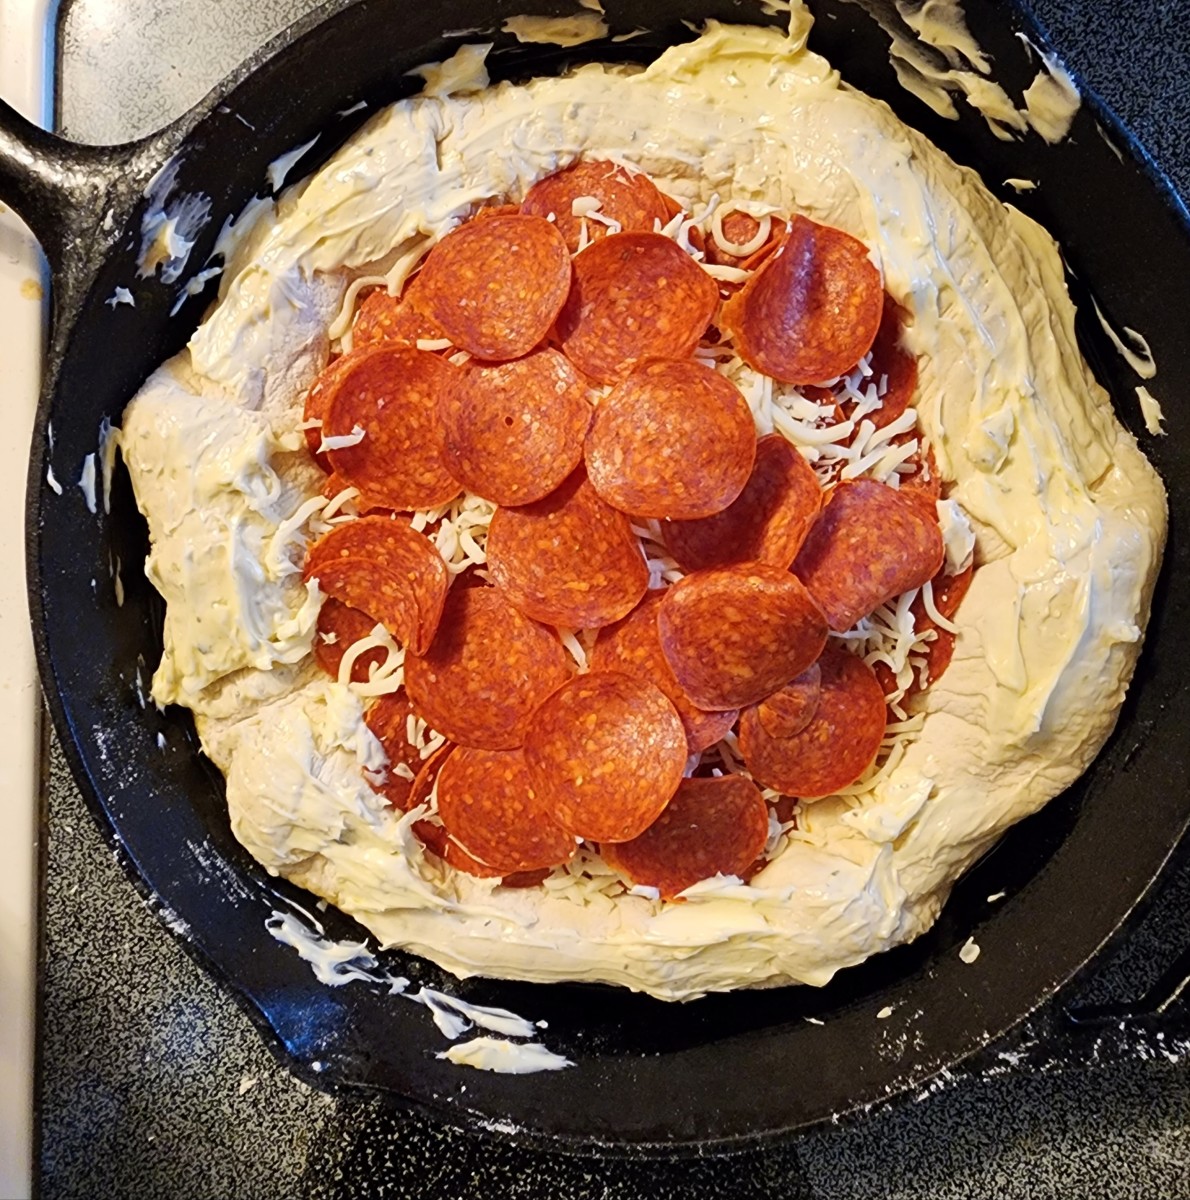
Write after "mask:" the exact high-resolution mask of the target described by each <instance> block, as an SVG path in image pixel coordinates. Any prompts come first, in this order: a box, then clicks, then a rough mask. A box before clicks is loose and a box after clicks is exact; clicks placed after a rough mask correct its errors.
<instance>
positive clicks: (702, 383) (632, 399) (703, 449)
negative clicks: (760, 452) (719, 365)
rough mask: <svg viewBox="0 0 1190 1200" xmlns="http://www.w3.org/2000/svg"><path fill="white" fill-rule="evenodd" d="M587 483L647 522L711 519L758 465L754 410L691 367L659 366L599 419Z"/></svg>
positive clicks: (624, 386) (718, 378) (642, 371)
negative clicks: (657, 518)
mask: <svg viewBox="0 0 1190 1200" xmlns="http://www.w3.org/2000/svg"><path fill="white" fill-rule="evenodd" d="M584 454H585V457H586V461H587V476H588V478H589V479H590V480H591V484H592V486H593V487H594V488H595V490H596V491H597V492H598V493H599V494H600V495H601V496H602V497H603V498H604V500H606V501H607V502H608V504H610V505H611V506H612V507H613V508H618V509H619V510H620V511H621V512H626V513H632V514H633V515H635V516H641V517H661V518H663V519H664V518H684V519H691V518H694V517H708V516H710V515H711V514H712V513H717V512H720V511H722V510H723V509H724V508H726V507H727V506H728V505H729V504H730V503H731V502H732V501H733V500H734V499H735V498H736V497H737V496H738V495H739V494H740V492H741V491H742V490H743V487H744V484H745V483H747V482H748V475H749V473H750V472H751V470H752V463H753V461H754V460H755V457H756V426H755V424H754V422H753V420H752V413H751V410H750V409H749V408H748V402H747V401H746V400H745V399H744V397H743V396H742V395H740V392H739V389H738V388H737V387H736V386H735V384H734V383H732V382H731V381H730V380H729V379H726V378H725V377H724V376H722V375H720V374H719V373H718V372H716V371H712V370H711V369H710V368H709V367H704V366H703V365H702V364H701V363H696V362H693V361H691V360H689V359H686V360H682V359H670V358H665V359H653V360H651V361H650V362H647V363H642V364H641V365H640V366H638V367H636V368H635V369H634V370H633V371H632V373H631V374H630V375H629V376H628V377H627V378H626V379H625V380H624V381H623V382H622V383H620V384H619V385H618V386H617V387H616V388H615V389H614V390H613V391H612V393H611V395H609V396H608V397H607V398H606V399H604V400H603V401H602V402H601V403H600V405H599V408H598V409H597V410H596V413H595V422H594V424H593V425H592V426H591V432H590V433H589V434H588V435H587V446H586V450H585V451H584Z"/></svg>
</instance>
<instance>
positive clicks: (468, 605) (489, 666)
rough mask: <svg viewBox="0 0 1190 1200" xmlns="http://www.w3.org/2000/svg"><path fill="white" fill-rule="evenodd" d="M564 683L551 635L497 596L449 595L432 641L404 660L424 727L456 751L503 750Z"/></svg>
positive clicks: (491, 591) (565, 664)
mask: <svg viewBox="0 0 1190 1200" xmlns="http://www.w3.org/2000/svg"><path fill="white" fill-rule="evenodd" d="M569 676H570V667H569V659H568V658H567V655H566V651H565V650H564V649H563V648H562V643H561V642H559V641H558V639H557V637H556V636H555V635H554V633H553V632H552V631H551V630H549V629H545V628H544V627H543V626H541V625H538V624H537V623H536V622H535V621H532V620H530V619H529V618H528V617H526V616H524V615H522V614H521V613H519V612H517V610H516V609H515V608H513V607H512V605H511V604H509V603H508V601H507V600H506V599H505V598H504V596H503V595H501V593H500V592H498V591H497V590H496V589H495V588H480V587H475V588H454V589H452V590H451V593H450V597H449V599H448V600H447V603H446V610H445V612H444V614H443V618H442V626H441V628H440V629H439V631H438V636H437V637H436V638H435V639H434V643H433V645H432V646H430V648H429V651H428V652H427V653H426V654H424V655H421V654H409V655H406V658H405V687H406V689H407V690H408V692H409V696H410V699H411V700H412V701H413V707H414V709H415V710H416V712H417V714H418V716H420V717H424V718H425V720H426V723H427V724H429V725H430V726H432V727H433V728H434V729H437V730H438V731H439V732H440V733H443V734H445V735H446V736H447V737H448V738H450V740H451V741H452V742H457V743H458V744H459V745H460V746H466V747H470V748H477V749H484V750H509V749H512V748H513V747H514V746H519V745H520V744H521V742H522V741H523V740H524V737H525V723H526V721H527V720H528V719H529V716H530V714H531V713H532V712H533V710H534V709H535V708H536V707H537V705H538V704H539V703H541V701H542V700H544V699H545V697H546V696H548V695H549V693H550V692H552V691H553V690H554V689H555V688H556V687H558V686H560V685H561V684H563V683H565V681H566V680H567V679H568V678H569Z"/></svg>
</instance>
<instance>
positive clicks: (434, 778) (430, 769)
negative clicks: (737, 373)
mask: <svg viewBox="0 0 1190 1200" xmlns="http://www.w3.org/2000/svg"><path fill="white" fill-rule="evenodd" d="M457 749H458V747H457V746H456V745H455V744H454V743H453V742H443V743H442V745H441V746H439V747H438V749H437V750H435V751H433V753H431V754H429V755H428V756H427V757H426V758H422V759H421V760H420V761H421V766H420V767H418V768H417V774H416V775H414V777H413V784H412V786H411V787H410V789H409V797H408V799H406V801H405V810H406V812H408V811H410V810H411V809H414V808H416V807H417V806H418V805H419V804H425V803H426V801H427V800H429V798H430V793H431V792H433V790H434V784H436V783H437V782H438V774H439V772H440V771H441V770H442V767H443V764H444V763H445V762H446V760H447V759H448V758H450V756H451V755H452V754H453V753H454V752H455V751H456V750H457ZM419 823H420V824H427V822H419ZM431 828H436V826H431ZM414 829H415V830H416V829H417V826H416V825H415V826H414ZM419 836H420V834H419ZM426 844H427V845H429V846H430V848H431V849H432V850H434V851H435V853H436V854H439V855H441V851H440V850H436V849H435V846H434V843H432V842H429V841H427V843H426Z"/></svg>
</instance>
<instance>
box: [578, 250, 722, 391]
mask: <svg viewBox="0 0 1190 1200" xmlns="http://www.w3.org/2000/svg"><path fill="white" fill-rule="evenodd" d="M718 303H719V289H718V288H717V287H716V286H715V281H714V280H713V279H712V278H711V277H710V276H709V275H708V274H707V273H706V272H705V271H704V270H703V269H702V267H700V266H699V265H698V263H696V262H695V261H694V259H692V258H691V257H690V255H688V254H687V253H686V252H685V251H684V250H682V249H680V248H679V247H678V246H677V244H676V243H675V242H673V241H672V240H671V239H670V238H667V237H665V236H663V235H662V234H660V233H620V234H617V235H616V236H615V237H610V238H603V239H602V240H601V241H598V242H596V243H595V244H594V245H593V246H590V247H588V248H587V249H586V250H584V251H583V252H582V254H579V255H577V256H576V257H575V260H574V284H573V286H572V287H571V289H570V295H569V296H568V297H567V299H566V304H565V307H564V308H563V309H562V311H561V313H560V314H559V316H558V325H557V335H558V339H559V341H560V342H561V344H562V349H563V350H564V351H565V352H566V357H567V358H569V359H570V361H571V362H573V363H574V365H575V366H576V367H578V369H579V370H580V371H582V372H583V373H584V374H586V375H589V376H591V378H592V379H596V380H598V381H599V382H600V383H615V382H617V381H618V380H620V379H623V378H624V376H625V375H627V374H628V372H629V371H630V370H632V368H633V367H634V366H635V365H636V364H637V363H638V362H642V361H643V360H644V359H647V358H660V357H663V356H668V357H670V358H686V357H688V356H689V355H691V354H692V353H693V352H694V348H695V346H697V345H698V339H699V338H700V337H702V335H703V333H704V332H705V331H706V328H707V326H708V325H709V324H710V323H711V317H712V316H714V313H715V307H716V305H717V304H718Z"/></svg>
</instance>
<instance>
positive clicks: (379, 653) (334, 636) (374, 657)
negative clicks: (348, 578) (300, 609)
mask: <svg viewBox="0 0 1190 1200" xmlns="http://www.w3.org/2000/svg"><path fill="white" fill-rule="evenodd" d="M375 628H376V618H375V617H372V616H369V615H368V614H367V613H366V612H361V611H360V610H359V609H358V608H349V607H348V606H347V605H346V604H341V603H340V602H339V601H338V600H336V599H334V597H333V596H327V597H326V598H325V599H324V600H323V602H322V607H321V608H320V609H319V610H318V627H317V632H316V633H315V635H314V660H315V661H316V662H317V663H318V665H319V666H320V667H321V668H322V669H323V670H324V671H325V672H326V673H327V674H328V675H329V676H331V678H332V679H338V678H339V664H340V663H341V662H342V661H343V655H344V654H346V653H347V651H348V650H349V649H350V648H351V646H352V645H353V643H355V642H358V641H360V640H361V639H362V638H366V637H367V636H368V635H369V634H370V633H371V632H372V630H373V629H375ZM387 657H388V654H387V652H386V651H385V650H383V649H381V648H377V649H375V650H365V651H364V653H363V654H361V655H360V656H359V657H358V658H357V659H356V660H355V662H354V663H352V666H351V678H352V680H353V681H354V682H355V683H367V682H368V671H369V669H370V668H371V667H372V666H373V665H375V666H377V667H379V666H380V665H381V664H382V663H383V662H384V660H385V659H386V658H387Z"/></svg>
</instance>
